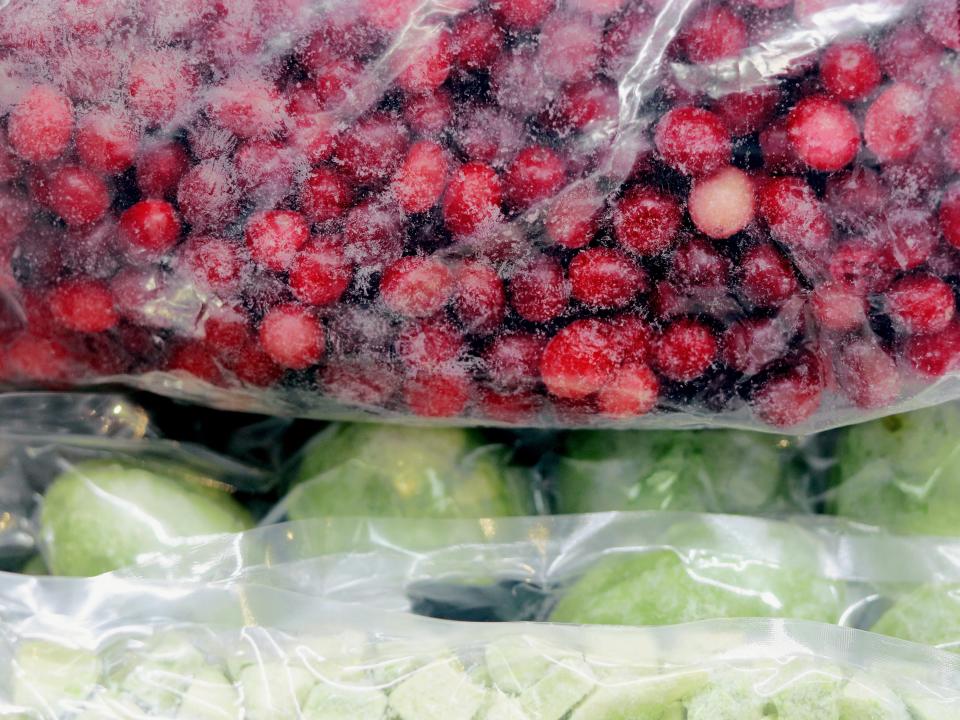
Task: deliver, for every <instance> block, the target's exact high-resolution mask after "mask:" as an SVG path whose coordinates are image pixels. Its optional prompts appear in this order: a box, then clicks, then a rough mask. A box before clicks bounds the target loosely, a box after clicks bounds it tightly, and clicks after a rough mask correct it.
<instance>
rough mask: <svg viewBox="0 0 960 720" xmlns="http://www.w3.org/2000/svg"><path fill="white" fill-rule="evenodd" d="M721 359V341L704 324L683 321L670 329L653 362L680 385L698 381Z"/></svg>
mask: <svg viewBox="0 0 960 720" xmlns="http://www.w3.org/2000/svg"><path fill="white" fill-rule="evenodd" d="M716 356H717V339H716V337H715V336H714V334H713V331H712V330H711V329H710V328H709V327H707V326H706V325H704V324H703V323H701V322H699V321H697V320H692V319H689V318H683V319H681V320H677V321H676V322H675V323H673V324H671V325H669V326H668V327H667V328H666V329H665V330H664V331H663V332H662V333H660V337H659V338H658V340H657V343H656V346H655V347H654V351H653V359H654V362H655V364H656V367H657V369H658V370H659V371H660V372H661V373H662V374H663V375H665V376H666V377H668V378H670V379H671V380H676V381H678V382H689V381H690V380H695V379H696V378H698V377H700V376H701V375H703V373H705V372H706V371H707V370H708V369H709V368H710V366H711V365H712V364H713V362H714V360H715V359H716Z"/></svg>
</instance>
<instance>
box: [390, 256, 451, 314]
mask: <svg viewBox="0 0 960 720" xmlns="http://www.w3.org/2000/svg"><path fill="white" fill-rule="evenodd" d="M453 289H454V277H453V273H451V272H450V270H449V268H447V266H446V265H445V264H444V263H442V262H441V261H440V260H437V259H435V258H431V257H406V258H401V259H400V260H397V261H396V262H395V263H393V264H392V265H391V266H390V267H388V268H387V269H386V271H385V272H384V273H383V277H382V278H381V279H380V297H381V299H382V300H383V302H384V304H385V305H386V306H387V307H388V308H389V309H390V310H392V311H393V312H395V313H397V314H399V315H403V316H404V317H411V318H420V317H429V316H430V315H433V314H434V313H436V312H437V311H439V310H440V309H441V308H442V307H443V306H444V305H446V304H447V301H448V300H450V297H451V295H452V294H453Z"/></svg>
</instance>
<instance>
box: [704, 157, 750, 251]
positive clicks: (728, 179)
mask: <svg viewBox="0 0 960 720" xmlns="http://www.w3.org/2000/svg"><path fill="white" fill-rule="evenodd" d="M754 194H755V192H754V187H753V181H752V180H751V179H750V176H749V175H747V174H746V173H745V172H743V170H738V169H737V168H734V167H726V168H723V169H721V170H718V171H717V172H715V173H714V174H713V175H710V176H709V177H707V178H704V179H703V180H700V181H698V182H695V183H694V185H693V188H692V189H691V190H690V197H689V199H688V201H687V207H688V210H689V212H690V219H691V220H693V224H694V225H696V226H697V229H698V230H700V232H702V233H703V234H704V235H707V236H708V237H712V238H717V239H723V238H728V237H730V236H731V235H735V234H736V233H738V232H740V231H741V230H743V229H744V228H745V227H747V225H749V224H750V222H751V221H752V220H753V212H754V204H755V199H754Z"/></svg>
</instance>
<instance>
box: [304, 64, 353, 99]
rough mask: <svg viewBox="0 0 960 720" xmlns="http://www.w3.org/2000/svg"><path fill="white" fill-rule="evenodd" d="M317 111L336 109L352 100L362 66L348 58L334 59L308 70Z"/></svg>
mask: <svg viewBox="0 0 960 720" xmlns="http://www.w3.org/2000/svg"><path fill="white" fill-rule="evenodd" d="M310 75H311V77H312V78H313V88H312V89H313V94H314V98H315V100H316V104H317V108H316V109H317V110H324V109H336V108H338V107H339V106H341V105H343V104H344V103H349V102H350V101H351V100H352V91H353V90H354V89H355V88H356V86H357V85H358V84H359V83H360V82H361V81H362V79H363V66H362V65H361V64H360V63H358V62H356V61H355V60H352V59H350V58H335V59H332V60H327V61H325V62H324V63H323V64H322V65H320V66H319V67H313V68H310Z"/></svg>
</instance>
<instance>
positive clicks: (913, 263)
mask: <svg viewBox="0 0 960 720" xmlns="http://www.w3.org/2000/svg"><path fill="white" fill-rule="evenodd" d="M882 220H883V221H884V222H883V224H882V225H881V226H880V228H879V229H878V235H879V236H880V239H881V241H882V243H883V254H882V260H883V262H884V263H885V264H886V265H887V266H888V267H890V268H892V269H894V270H912V269H913V268H916V267H919V266H920V265H922V264H923V263H924V262H926V260H927V258H929V257H930V254H931V253H932V252H933V250H934V249H935V248H936V246H937V243H938V242H939V237H938V233H937V225H936V221H935V219H934V218H933V217H931V215H930V213H929V212H927V210H925V209H923V208H917V207H894V208H892V209H890V210H888V211H887V213H886V214H885V216H884V217H883V218H882Z"/></svg>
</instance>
